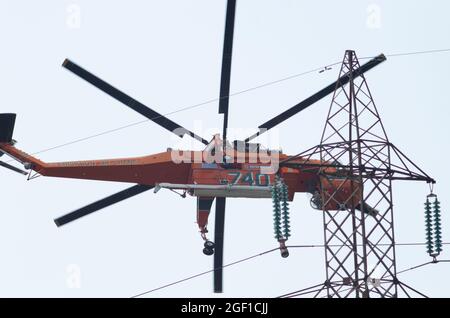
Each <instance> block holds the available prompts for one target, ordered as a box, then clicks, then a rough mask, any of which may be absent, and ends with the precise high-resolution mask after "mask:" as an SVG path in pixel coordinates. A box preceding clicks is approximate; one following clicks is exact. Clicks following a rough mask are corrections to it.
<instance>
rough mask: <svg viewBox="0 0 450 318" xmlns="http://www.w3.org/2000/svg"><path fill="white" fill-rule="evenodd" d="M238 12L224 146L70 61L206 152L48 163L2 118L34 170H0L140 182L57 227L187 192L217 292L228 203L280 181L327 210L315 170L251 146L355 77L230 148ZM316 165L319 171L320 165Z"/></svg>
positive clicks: (226, 73)
mask: <svg viewBox="0 0 450 318" xmlns="http://www.w3.org/2000/svg"><path fill="white" fill-rule="evenodd" d="M235 6H236V1H235V0H228V6H227V14H226V25H225V39H224V48H223V60H222V74H221V86H220V99H219V113H221V114H224V125H223V135H222V137H223V140H222V139H221V138H220V136H219V135H215V136H214V137H213V138H212V139H211V141H207V140H206V139H204V138H202V137H200V136H198V135H197V134H195V133H193V132H192V131H190V130H188V129H186V128H184V127H182V126H180V125H179V124H177V123H175V122H173V121H172V120H170V119H169V118H167V117H165V116H164V115H161V114H160V113H158V112H156V111H154V110H153V109H151V108H149V107H148V106H145V105H144V104H142V103H140V102H138V101H137V100H135V99H133V98H131V97H130V96H128V95H126V94H125V93H123V92H121V91H120V90H118V89H116V88H115V87H113V86H111V85H110V84H108V83H106V82H105V81H103V80H102V79H100V78H98V77H97V76H95V75H93V74H92V73H90V72H88V71H87V70H85V69H83V68H82V67H80V66H78V65H77V64H75V63H73V62H72V61H70V60H68V59H66V60H65V61H64V63H63V67H64V68H66V69H67V70H69V71H71V72H73V73H74V74H76V75H78V76H79V77H81V78H82V79H84V80H86V81H87V82H89V83H90V84H92V85H94V86H95V87H97V88H98V89H100V90H102V91H103V92H105V93H106V94H108V95H110V96H111V97H113V98H115V99H117V100H118V101H120V102H122V103H123V104H125V105H126V106H128V107H129V108H131V109H133V110H134V111H136V112H138V113H140V114H141V115H143V116H145V117H146V118H148V119H150V120H151V121H153V122H155V123H156V124H158V125H160V126H161V127H163V128H165V129H167V130H169V131H171V132H173V133H174V134H176V135H178V136H179V137H183V136H184V135H188V136H190V137H192V138H194V139H196V140H198V141H200V142H202V143H203V144H204V145H205V146H206V147H205V149H204V150H203V151H184V152H183V151H175V150H171V149H168V150H167V151H165V152H160V153H156V154H152V155H149V156H145V157H136V158H121V159H106V160H89V161H72V162H56V163H46V162H43V161H41V160H39V159H37V158H35V157H33V156H31V155H29V154H27V153H25V152H23V151H21V150H19V149H17V148H16V147H15V146H14V144H15V140H13V138H12V137H13V130H14V124H15V119H16V115H15V114H0V156H1V155H3V154H7V155H9V156H10V157H12V158H13V159H15V160H16V161H18V162H20V163H21V164H23V166H24V168H25V169H26V170H28V171H29V172H26V171H23V170H21V169H18V168H16V167H14V166H11V165H9V164H8V163H5V162H1V161H0V165H1V166H3V167H5V168H8V169H11V170H14V171H16V172H19V173H22V174H28V173H31V171H34V172H35V173H37V174H39V175H42V176H49V177H61V178H77V179H89V180H104V181H117V182H127V183H134V184H136V185H133V186H132V187H129V188H127V189H125V190H123V191H120V192H118V193H116V194H113V195H111V196H109V197H106V198H104V199H102V200H99V201H97V202H94V203H92V204H89V205H87V206H85V207H83V208H80V209H78V210H76V211H73V212H71V213H69V214H66V215H64V216H61V217H59V218H56V219H55V223H56V225H57V226H62V225H64V224H67V223H69V222H72V221H74V220H76V219H79V218H81V217H83V216H86V215H88V214H90V213H93V212H95V211H98V210H100V209H103V208H105V207H107V206H110V205H112V204H115V203H117V202H120V201H123V200H125V199H128V198H130V197H133V196H135V195H137V194H140V193H142V192H144V191H148V190H150V189H154V192H157V191H159V190H160V189H163V188H166V189H171V190H181V191H184V193H183V196H185V195H186V194H189V195H191V196H195V197H197V223H198V226H199V229H200V233H201V236H202V238H203V240H204V249H203V252H204V253H205V254H206V255H213V254H214V291H215V292H221V291H222V264H223V234H224V220H225V203H226V198H228V197H241V198H270V197H272V189H273V187H274V185H275V183H276V182H277V180H283V182H284V184H285V185H286V188H287V201H292V200H293V199H294V194H295V193H296V192H305V193H311V194H313V197H312V199H311V203H312V204H311V205H312V206H313V207H315V208H317V209H322V206H321V204H320V202H319V201H320V197H321V193H320V189H321V187H320V186H319V184H320V177H319V176H318V174H317V171H314V170H311V169H310V170H308V171H302V170H301V169H297V168H291V167H283V166H281V167H280V168H279V169H277V168H278V166H275V169H271V167H272V166H273V164H274V162H267V160H262V159H261V150H262V147H261V146H260V145H259V144H254V143H250V141H251V140H252V139H255V138H256V137H258V136H259V135H261V134H262V133H264V132H266V131H267V130H269V129H271V128H273V127H275V126H277V125H278V124H280V123H281V122H283V121H285V120H287V119H289V118H290V117H292V116H294V115H295V114H297V113H299V112H300V111H302V110H304V109H306V108H307V107H309V106H311V105H312V104H314V103H315V102H317V101H319V100H320V99H322V98H324V97H325V96H327V95H329V94H330V93H332V92H333V91H334V90H335V89H337V88H339V87H340V86H343V85H345V84H346V83H348V81H349V77H350V76H349V75H350V74H346V75H344V76H342V77H341V78H340V79H338V80H337V81H336V82H334V83H332V84H330V85H328V86H327V87H325V88H324V89H322V90H320V91H319V92H317V93H316V94H313V95H312V96H310V97H309V98H307V99H305V100H304V101H302V102H300V103H298V104H297V105H295V106H293V107H291V108H289V109H288V110H286V111H284V112H282V113H281V114H279V115H278V116H276V117H274V118H272V119H270V120H269V121H267V122H265V123H264V124H262V125H260V126H259V127H258V128H259V131H258V132H257V133H255V134H254V135H252V136H250V137H248V138H246V139H245V140H243V141H234V142H232V143H230V142H228V141H227V137H226V136H227V135H226V134H227V126H228V102H229V98H228V96H229V88H230V72H231V57H232V46H233V30H234V16H235ZM385 60H386V58H385V57H384V55H382V54H381V55H379V56H377V57H375V58H374V59H372V60H370V61H369V62H367V63H366V64H364V65H362V66H361V67H360V68H359V69H357V70H355V71H353V74H352V77H353V78H355V77H357V76H360V75H361V74H363V73H365V72H367V71H368V70H370V69H372V68H373V67H375V66H377V65H378V64H380V63H382V62H383V61H385ZM265 152H266V154H267V155H269V157H270V158H276V161H277V162H282V161H283V160H286V159H289V158H290V156H288V155H286V154H283V153H278V152H275V151H270V150H269V151H265ZM174 154H176V156H175V157H176V158H177V160H174ZM199 158H200V160H199ZM295 160H299V161H300V160H302V159H301V158H296V159H295ZM292 162H293V161H291V163H292ZM303 162H304V161H303ZM311 163H312V164H314V163H317V164H318V165H320V161H317V162H311ZM328 169H336V168H328ZM329 186H330V189H331V188H332V187H334V186H333V185H332V184H330V185H329ZM322 189H323V190H322V191H327V188H326V187H323V185H322ZM330 191H331V190H330ZM339 191H340V192H339V194H338V195H339V197H340V199H341V202H345V201H347V200H348V198H350V197H351V191H350V185H349V184H344V185H343V186H342V185H341V186H340V190H339ZM214 200H216V211H215V217H216V221H215V235H214V243H213V242H212V241H210V240H208V238H207V233H208V230H207V223H208V216H209V214H210V210H211V207H212V203H213V201H214ZM352 200H358V198H357V196H352ZM328 204H329V206H326V207H325V208H326V209H327V210H337V209H339V208H340V207H339V206H334V205H333V203H328ZM354 204H355V205H357V204H358V202H354ZM364 211H366V212H367V213H369V214H371V213H373V214H375V213H376V212H377V211H376V210H374V209H371V208H370V207H365V208H364ZM284 241H285V240H283V239H280V240H279V242H280V250H281V253H282V256H283V257H287V256H288V251H287V249H286V247H285V244H284Z"/></svg>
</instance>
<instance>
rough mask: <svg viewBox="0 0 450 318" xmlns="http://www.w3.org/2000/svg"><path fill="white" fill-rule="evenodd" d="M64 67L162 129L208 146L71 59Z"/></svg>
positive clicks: (202, 139)
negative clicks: (186, 136) (189, 137)
mask: <svg viewBox="0 0 450 318" xmlns="http://www.w3.org/2000/svg"><path fill="white" fill-rule="evenodd" d="M62 66H63V67H64V68H66V69H67V70H69V71H71V72H72V73H74V74H76V75H78V76H79V77H81V78H82V79H84V80H85V81H87V82H89V83H90V84H92V85H94V86H95V87H97V88H98V89H100V90H101V91H103V92H104V93H106V94H108V95H110V96H111V97H113V98H115V99H116V100H118V101H119V102H121V103H123V104H125V105H126V106H128V107H129V108H131V109H133V110H134V111H136V112H138V113H139V114H141V115H143V116H144V117H147V118H148V119H149V120H151V121H153V122H155V123H156V124H158V125H160V126H161V127H163V128H165V129H167V130H169V131H170V132H172V133H174V134H176V135H177V136H179V137H181V138H182V137H183V136H184V135H189V136H191V137H192V138H194V139H196V140H198V141H200V142H202V143H203V144H205V145H208V143H209V142H208V141H207V140H205V139H204V138H202V137H200V136H198V135H197V134H195V133H193V132H192V131H190V130H188V129H186V128H184V127H183V126H180V125H178V124H177V123H175V122H173V121H172V120H170V119H169V118H167V117H165V116H164V115H162V114H160V113H158V112H156V111H154V110H153V109H151V108H150V107H148V106H146V105H144V104H142V103H140V102H139V101H137V100H135V99H133V98H132V97H130V96H129V95H127V94H125V93H124V92H122V91H120V90H118V89H117V88H115V87H113V86H111V85H110V84H108V83H106V82H105V81H103V80H102V79H100V78H98V77H97V76H95V75H94V74H92V73H90V72H89V71H87V70H85V69H84V68H82V67H81V66H79V65H77V64H75V63H74V62H72V61H70V60H69V59H65V60H64V62H63V64H62Z"/></svg>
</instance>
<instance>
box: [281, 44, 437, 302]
mask: <svg viewBox="0 0 450 318" xmlns="http://www.w3.org/2000/svg"><path fill="white" fill-rule="evenodd" d="M359 67H360V65H359V61H358V59H357V57H356V54H355V52H354V51H351V50H348V51H346V53H345V56H344V60H343V62H342V66H341V70H340V74H339V78H342V76H344V78H345V77H347V78H348V80H349V81H348V84H346V85H343V86H342V87H340V85H336V87H337V88H336V90H335V91H334V94H333V99H332V102H331V106H330V109H329V112H328V116H327V119H326V123H325V127H324V130H323V133H322V138H321V142H320V144H319V145H318V146H316V147H313V148H311V149H309V150H307V151H305V152H304V153H301V154H299V155H297V156H295V157H293V158H290V159H288V160H286V161H285V162H282V163H281V165H282V166H283V165H284V166H295V167H297V168H300V169H303V170H311V169H315V171H317V173H318V176H319V180H320V189H321V190H320V192H316V194H315V195H314V197H313V199H314V202H315V204H316V205H317V208H319V209H322V210H323V228H324V241H325V243H324V245H325V267H326V280H325V282H324V283H323V284H319V285H316V286H313V287H311V288H307V289H304V290H301V291H297V292H294V293H291V294H288V295H285V296H300V295H304V294H308V293H313V295H314V296H315V297H357V298H359V297H398V294H399V292H400V291H402V292H404V293H405V295H406V296H409V294H408V290H412V291H414V292H415V293H418V294H419V295H422V294H420V293H419V292H417V291H416V290H414V289H412V288H411V287H409V286H407V285H405V284H404V283H402V282H400V281H399V280H398V279H397V274H396V270H397V269H396V261H395V236H394V214H393V199H392V181H393V180H422V181H426V182H428V183H434V180H433V179H432V178H430V177H429V176H428V175H427V174H426V173H424V172H423V171H422V170H421V169H420V168H419V167H417V166H416V165H415V164H414V163H413V162H412V161H411V160H409V159H408V158H407V157H406V156H405V155H404V154H403V153H402V152H400V150H399V149H398V148H397V147H395V146H394V145H393V144H392V143H390V141H389V139H388V137H387V135H386V131H385V129H384V126H383V124H382V121H381V119H380V115H379V113H378V110H377V108H376V106H375V103H374V100H373V98H372V95H371V93H370V90H369V87H368V85H367V82H366V79H365V77H364V75H363V74H357V73H355V70H357V69H358V68H359ZM317 156H320V159H321V163H322V164H320V165H318V166H317V165H316V166H314V165H312V164H310V163H309V159H310V158H312V157H317ZM299 158H302V159H304V161H302V162H301V163H298V160H299ZM294 159H295V163H294ZM349 184H350V189H351V191H350V192H351V193H349V197H348V198H347V199H346V200H345V201H344V202H342V200H339V198H338V196H337V194H338V193H339V190H340V189H341V188H343V186H344V185H347V186H348V185H349ZM330 204H332V205H333V206H336V208H335V209H334V210H327V209H326V207H327V206H328V207H329V206H330ZM336 209H337V210H336Z"/></svg>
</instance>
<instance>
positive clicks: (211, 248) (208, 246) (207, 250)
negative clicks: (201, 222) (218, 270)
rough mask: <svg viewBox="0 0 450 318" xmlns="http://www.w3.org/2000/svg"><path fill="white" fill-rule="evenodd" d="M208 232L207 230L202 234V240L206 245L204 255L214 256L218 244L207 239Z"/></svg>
mask: <svg viewBox="0 0 450 318" xmlns="http://www.w3.org/2000/svg"><path fill="white" fill-rule="evenodd" d="M206 232H207V231H206V230H205V232H203V233H202V238H203V240H204V241H205V243H204V244H203V246H204V249H203V254H205V255H208V256H211V255H213V254H214V247H216V244H214V242H211V241H210V240H208V238H207V237H206Z"/></svg>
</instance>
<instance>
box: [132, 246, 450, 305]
mask: <svg viewBox="0 0 450 318" xmlns="http://www.w3.org/2000/svg"><path fill="white" fill-rule="evenodd" d="M378 245H390V244H378ZM424 245H426V243H396V244H395V246H424ZM442 245H450V242H445V243H442ZM329 246H330V245H329ZM332 246H334V247H340V246H343V245H339V244H336V245H332ZM319 247H325V245H323V244H307V245H289V246H287V248H290V249H292V248H319ZM279 249H280V248H279V247H276V248H272V249H269V250H267V251H264V252H261V253H258V254H254V255H252V256H248V257H245V258H242V259H240V260H237V261H234V262H231V263H229V264H226V265H223V266H221V267H217V268H213V269H210V270H207V271H204V272H201V273H198V274H195V275H191V276H189V277H186V278H182V279H179V280H177V281H174V282H172V283H169V284H165V285H162V286H160V287H156V288H153V289H150V290H147V291H145V292H142V293H139V294H136V295H134V296H132V297H131V298H138V297H141V296H144V295H147V294H150V293H153V292H156V291H159V290H162V289H166V288H168V287H171V286H174V285H178V284H181V283H184V282H186V281H189V280H192V279H195V278H198V277H201V276H204V275H206V274H209V273H212V272H214V271H215V270H216V269H221V268H222V269H223V268H226V267H231V266H234V265H237V264H240V263H244V262H246V261H249V260H251V259H254V258H257V257H260V256H263V255H267V254H270V253H272V252H275V251H277V250H279ZM437 262H450V260H449V261H447V260H445V261H437ZM429 263H432V262H428V263H426V264H429ZM435 263H436V261H435ZM424 265H425V264H422V265H421V266H424ZM407 270H412V269H407ZM407 270H404V271H401V272H398V273H397V274H400V273H402V272H405V271H407ZM306 289H308V288H305V289H303V290H306ZM303 290H302V291H303ZM294 293H296V292H294Z"/></svg>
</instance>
